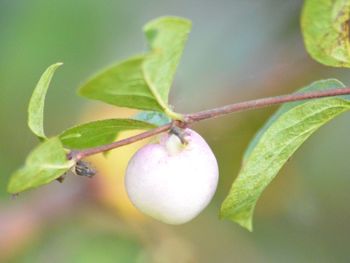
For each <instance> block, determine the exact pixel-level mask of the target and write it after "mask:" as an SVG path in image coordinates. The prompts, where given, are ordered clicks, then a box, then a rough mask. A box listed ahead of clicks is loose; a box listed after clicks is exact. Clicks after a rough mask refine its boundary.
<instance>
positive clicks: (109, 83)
mask: <svg viewBox="0 0 350 263" xmlns="http://www.w3.org/2000/svg"><path fill="white" fill-rule="evenodd" d="M143 60H144V56H137V57H133V58H130V59H128V60H125V61H123V62H121V63H119V64H117V65H114V66H111V67H109V68H107V69H105V70H103V71H102V72H100V73H99V74H97V75H96V76H94V77H93V78H91V79H90V80H88V81H87V82H86V83H85V84H83V86H82V87H81V88H80V90H79V94H80V95H82V96H84V97H86V98H89V99H94V100H100V101H103V102H106V103H109V104H112V105H116V106H121V107H128V108H135V109H141V110H154V111H163V108H162V106H161V105H160V104H159V102H158V101H157V98H156V97H155V96H154V94H153V93H152V91H151V90H150V88H149V87H148V85H147V83H146V82H145V80H144V76H143V73H142V63H143Z"/></svg>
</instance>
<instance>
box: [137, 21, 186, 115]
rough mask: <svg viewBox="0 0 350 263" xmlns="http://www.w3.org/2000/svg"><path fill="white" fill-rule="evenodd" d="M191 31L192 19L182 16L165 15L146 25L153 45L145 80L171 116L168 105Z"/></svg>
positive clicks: (146, 66)
mask: <svg viewBox="0 0 350 263" xmlns="http://www.w3.org/2000/svg"><path fill="white" fill-rule="evenodd" d="M190 31H191V21H189V20H187V19H184V18H180V17H161V18H158V19H155V20H153V21H151V22H149V23H148V24H146V25H145V27H144V32H145V35H146V38H147V41H148V42H149V45H150V48H151V53H150V54H149V55H148V56H147V57H146V59H145V60H144V63H143V73H144V76H145V80H146V82H147V84H148V85H149V87H150V89H151V91H152V93H153V95H154V96H155V97H156V98H157V100H158V102H159V103H160V105H161V106H162V107H163V109H164V111H165V112H166V113H167V114H168V115H169V116H170V117H172V116H173V112H172V110H171V109H169V107H168V96H169V91H170V88H171V85H172V84H173V79H174V75H175V71H176V68H177V65H178V64H179V61H180V58H181V55H182V52H183V49H184V47H185V44H186V41H187V36H188V34H189V32H190ZM173 117H174V118H177V117H176V116H173Z"/></svg>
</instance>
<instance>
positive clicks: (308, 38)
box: [301, 0, 350, 67]
mask: <svg viewBox="0 0 350 263" xmlns="http://www.w3.org/2000/svg"><path fill="white" fill-rule="evenodd" d="M349 19H350V1H349V0H306V1H305V3H304V8H303V12H302V19H301V26H302V31H303V35H304V42H305V46H306V49H307V51H308V52H309V54H310V55H311V56H312V57H313V58H314V59H315V60H317V61H318V62H320V63H323V64H325V65H328V66H334V67H350V38H349V37H350V31H349V28H350V27H349Z"/></svg>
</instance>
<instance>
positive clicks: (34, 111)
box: [28, 63, 62, 139]
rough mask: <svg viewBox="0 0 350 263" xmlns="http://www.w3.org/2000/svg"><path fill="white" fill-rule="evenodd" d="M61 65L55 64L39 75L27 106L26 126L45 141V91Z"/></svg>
mask: <svg viewBox="0 0 350 263" xmlns="http://www.w3.org/2000/svg"><path fill="white" fill-rule="evenodd" d="M61 65H62V63H56V64H53V65H51V66H50V67H48V68H47V69H46V70H45V72H44V73H43V74H42V75H41V77H40V79H39V82H38V84H37V85H36V87H35V89H34V91H33V94H32V97H31V98H30V102H29V106H28V126H29V128H30V129H31V130H32V132H33V133H34V134H35V135H36V136H37V137H39V139H45V138H46V136H45V133H44V105H45V97H46V92H47V89H48V88H49V85H50V81H51V79H52V76H53V74H54V73H55V71H56V69H57V68H58V67H59V66H61Z"/></svg>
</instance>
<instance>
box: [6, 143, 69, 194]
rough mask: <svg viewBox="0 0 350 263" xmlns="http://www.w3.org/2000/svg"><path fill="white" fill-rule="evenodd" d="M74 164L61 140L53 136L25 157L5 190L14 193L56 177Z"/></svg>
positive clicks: (48, 181)
mask: <svg viewBox="0 0 350 263" xmlns="http://www.w3.org/2000/svg"><path fill="white" fill-rule="evenodd" d="M73 165H74V162H73V161H69V160H67V157H66V152H65V150H64V148H63V146H62V143H61V141H60V140H59V139H58V138H56V137H54V138H51V139H47V140H46V141H44V142H43V143H41V144H40V145H39V146H37V147H36V148H35V149H34V150H33V151H32V152H31V153H30V154H29V155H28V157H27V160H26V163H25V166H24V167H23V168H21V169H19V170H17V171H16V172H15V173H14V174H13V175H12V176H11V178H10V181H9V184H8V187H7V191H8V192H9V193H12V194H16V193H19V192H22V191H25V190H28V189H31V188H35V187H38V186H41V185H44V184H47V183H50V182H51V181H53V180H55V179H57V178H58V177H60V176H61V175H62V174H64V173H65V172H66V171H68V170H69V169H70V168H71V167H72V166H73Z"/></svg>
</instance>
